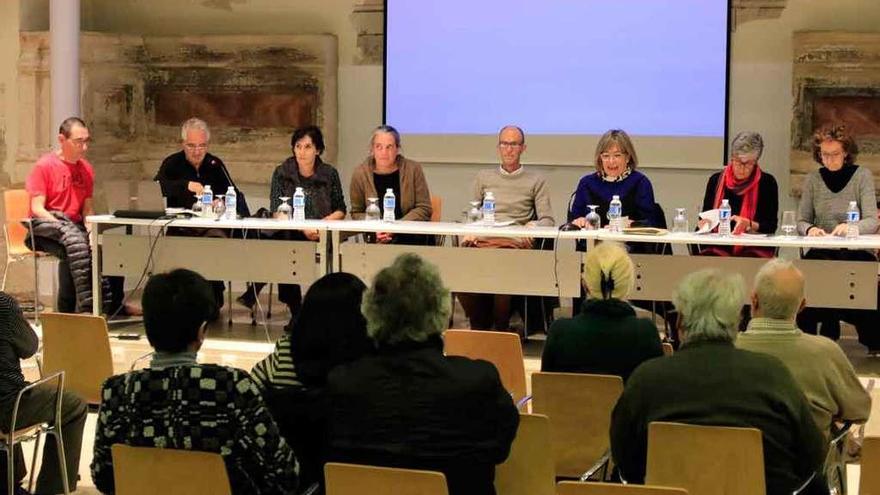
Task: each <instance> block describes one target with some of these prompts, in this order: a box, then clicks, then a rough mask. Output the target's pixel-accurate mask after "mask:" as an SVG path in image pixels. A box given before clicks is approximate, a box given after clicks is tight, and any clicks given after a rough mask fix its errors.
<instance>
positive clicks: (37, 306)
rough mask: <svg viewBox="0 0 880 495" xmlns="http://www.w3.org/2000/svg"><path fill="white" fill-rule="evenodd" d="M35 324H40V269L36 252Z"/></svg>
mask: <svg viewBox="0 0 880 495" xmlns="http://www.w3.org/2000/svg"><path fill="white" fill-rule="evenodd" d="M35 251H36V250H35ZM34 325H36V326H40V269H39V260H38V259H37V255H36V254H34Z"/></svg>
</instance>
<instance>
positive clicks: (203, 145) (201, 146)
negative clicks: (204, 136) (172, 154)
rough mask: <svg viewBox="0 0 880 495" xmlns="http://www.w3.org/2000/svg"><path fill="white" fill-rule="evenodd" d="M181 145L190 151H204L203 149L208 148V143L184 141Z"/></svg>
mask: <svg viewBox="0 0 880 495" xmlns="http://www.w3.org/2000/svg"><path fill="white" fill-rule="evenodd" d="M183 147H184V148H186V149H188V150H190V151H196V150H199V151H204V150H206V149H208V143H201V144H191V143H186V144H184V145H183Z"/></svg>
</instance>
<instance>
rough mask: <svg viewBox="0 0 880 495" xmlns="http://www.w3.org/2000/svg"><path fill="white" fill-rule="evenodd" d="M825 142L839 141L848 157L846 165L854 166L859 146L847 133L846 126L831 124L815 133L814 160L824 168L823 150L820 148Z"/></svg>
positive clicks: (813, 143)
mask: <svg viewBox="0 0 880 495" xmlns="http://www.w3.org/2000/svg"><path fill="white" fill-rule="evenodd" d="M825 141H837V142H839V143H840V144H841V146H843V151H844V153H846V157H844V159H843V163H844V165H852V164H854V163H855V162H856V157H858V156H859V146H858V145H857V144H856V140H855V139H854V138H853V137H852V134H850V133H848V132H846V126H845V125H843V124H831V125H827V126H824V127H822V128H820V129H818V130H817V131H816V132H814V133H813V142H812V145H813V160H815V161H816V163H818V164H819V165H822V166H824V165H825V164H824V163H823V162H822V149H821V148H820V146H821V145H822V143H824V142H825Z"/></svg>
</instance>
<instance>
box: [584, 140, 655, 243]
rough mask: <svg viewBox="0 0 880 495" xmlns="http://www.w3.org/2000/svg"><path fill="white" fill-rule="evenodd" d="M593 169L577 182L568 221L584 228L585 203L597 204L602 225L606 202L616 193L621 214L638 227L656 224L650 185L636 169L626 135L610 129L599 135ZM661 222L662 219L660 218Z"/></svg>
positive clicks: (606, 207)
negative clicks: (594, 170) (593, 171)
mask: <svg viewBox="0 0 880 495" xmlns="http://www.w3.org/2000/svg"><path fill="white" fill-rule="evenodd" d="M594 164H595V166H596V172H595V173H592V174H588V175H585V176H583V177H582V178H581V180H580V182H578V185H577V189H576V190H575V193H574V200H573V201H572V204H571V210H569V212H568V221H569V222H571V223H573V224H575V225H577V226H578V227H581V228H584V226H585V225H586V218H585V217H586V215H587V213H589V212H590V211H589V209H588V208H587V205H597V206H599V210H598V211H597V213H598V214H599V217H600V218H601V219H602V225H607V224H608V206H609V205H610V204H611V199H612V197H613V196H615V195H617V196H620V202H621V205H622V213H623V216H625V217H628V218H629V220H630V222H632V223H634V224H635V225H637V226H640V227H659V226H660V225H661V219H659V218H656V215H655V207H654V188H653V187H651V181H650V180H648V177H647V176H646V175H645V174H643V173H641V172H639V171H638V170H636V167H638V166H639V158H638V157H637V156H636V149H635V146H633V143H632V140H631V139H630V138H629V135H627V133H626V132H625V131H623V130H620V129H612V130H610V131H608V132H606V133H605V134H603V135H602V137H601V138H599V142H598V144H596V153H595V156H594ZM662 222H664V223H665V219H663V220H662Z"/></svg>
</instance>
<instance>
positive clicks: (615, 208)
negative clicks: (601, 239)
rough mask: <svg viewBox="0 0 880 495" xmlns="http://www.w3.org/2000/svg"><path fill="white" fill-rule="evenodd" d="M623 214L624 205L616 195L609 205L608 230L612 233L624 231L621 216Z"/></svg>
mask: <svg viewBox="0 0 880 495" xmlns="http://www.w3.org/2000/svg"><path fill="white" fill-rule="evenodd" d="M622 214H623V203H621V202H620V196H618V195H617V194H615V195H614V196H612V197H611V203H610V204H609V205H608V230H609V231H610V232H620V231H622V230H623V229H622V228H621V226H620V216H621V215H622Z"/></svg>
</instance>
